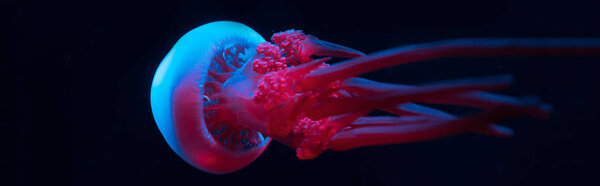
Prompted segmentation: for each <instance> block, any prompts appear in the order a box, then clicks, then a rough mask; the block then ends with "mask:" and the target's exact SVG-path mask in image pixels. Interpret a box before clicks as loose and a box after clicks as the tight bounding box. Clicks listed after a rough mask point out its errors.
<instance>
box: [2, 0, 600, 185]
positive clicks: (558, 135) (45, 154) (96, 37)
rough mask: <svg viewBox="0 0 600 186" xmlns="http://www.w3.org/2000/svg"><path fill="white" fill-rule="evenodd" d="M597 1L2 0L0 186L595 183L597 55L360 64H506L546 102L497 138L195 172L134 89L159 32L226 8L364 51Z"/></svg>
mask: <svg viewBox="0 0 600 186" xmlns="http://www.w3.org/2000/svg"><path fill="white" fill-rule="evenodd" d="M598 5H599V3H596V2H594V1H568V2H567V1H562V0H531V1H529V0H525V1H524V0H505V1H481V0H455V1H433V0H421V1H397V2H385V1H373V0H366V1H339V2H329V1H324V0H322V1H312V2H311V1H301V0H295V1H277V0H266V1H221V0H211V1H163V2H154V1H139V2H129V1H40V2H33V1H19V0H8V1H6V0H3V1H1V3H0V6H1V7H2V9H1V11H0V14H1V19H2V25H3V26H2V29H1V33H2V34H1V35H0V37H1V39H2V40H1V41H0V46H1V47H2V50H1V55H2V58H1V60H0V74H1V77H2V81H0V82H2V85H0V87H2V88H0V90H1V92H2V94H1V95H2V98H3V99H2V103H0V105H1V106H0V108H1V109H2V110H1V113H2V115H1V117H0V129H1V131H2V137H1V138H0V139H2V142H1V143H0V144H1V145H2V151H1V154H2V155H1V159H0V163H1V164H0V166H1V168H2V171H3V172H2V174H1V176H0V177H2V179H0V185H259V184H260V185H584V184H585V185H597V184H598V179H597V176H598V175H599V173H600V171H599V168H600V159H599V158H598V157H600V156H599V155H600V153H598V152H597V149H598V138H597V137H598V136H599V135H598V132H599V131H600V117H599V114H600V109H599V105H600V98H599V97H600V96H599V95H600V74H598V69H599V68H598V67H600V57H536V58H533V57H503V58H455V59H441V60H431V61H426V62H420V63H414V64H408V65H404V66H397V67H393V68H388V69H385V70H380V71H377V72H374V73H370V74H366V75H364V77H367V78H369V79H373V80H377V81H384V82H394V83H405V84H418V83H425V82H430V81H435V80H443V79H453V78H459V77H472V76H485V75H494V74H502V73H510V74H513V75H514V76H515V77H516V81H515V82H514V84H513V85H512V86H511V87H510V88H508V89H506V90H503V91H501V92H502V93H505V94H508V95H515V96H518V95H539V96H540V97H541V98H542V100H544V101H545V102H548V103H551V104H552V105H553V106H554V109H555V110H554V111H553V112H552V116H551V118H550V119H549V120H535V119H529V118H518V119H513V120H509V121H506V122H504V124H505V125H507V126H509V127H511V128H513V129H514V130H515V135H514V136H513V137H512V138H508V139H505V138H495V137H489V136H483V135H478V134H466V135H461V136H454V137H448V138H443V139H437V140H432V141H427V142H420V143H411V144H399V145H387V146H375V147H367V148H359V149H354V150H350V151H345V152H333V151H327V152H325V153H324V154H322V155H321V156H320V157H318V158H317V159H315V160H304V161H302V160H298V159H297V158H296V156H295V152H294V151H293V150H292V149H290V148H288V147H287V146H284V145H282V144H279V143H277V142H272V143H271V145H270V146H269V147H268V148H267V149H266V151H265V152H264V153H263V154H262V155H261V156H260V157H259V158H258V159H257V160H256V161H255V162H253V163H252V164H250V165H249V166H248V167H246V168H244V169H241V170H240V171H237V172H234V173H230V174H225V175H212V174H208V173H205V172H202V171H201V170H198V169H195V168H193V167H192V166H190V165H188V164H187V163H185V162H184V161H183V160H182V159H181V158H179V157H178V156H177V155H176V154H175V153H174V152H173V151H172V150H171V149H170V148H169V146H168V145H167V143H166V142H165V141H164V139H163V137H162V136H161V134H160V132H159V130H158V128H157V127H156V124H155V123H154V120H153V117H152V113H151V109H150V98H149V97H150V85H151V81H152V78H153V75H154V71H155V70H156V68H157V66H158V64H159V63H160V62H161V60H162V58H163V57H164V56H165V55H166V53H167V52H168V51H169V50H170V48H171V47H172V46H173V44H174V43H175V42H176V41H177V40H178V39H179V37H181V36H182V35H183V34H185V33H186V32H187V31H189V30H191V29H193V28H195V27H197V26H200V25H202V24H205V23H209V22H212V21H218V20H231V21H238V22H241V23H244V24H246V25H248V26H250V27H252V28H253V29H255V30H256V31H257V32H258V33H260V34H261V35H262V36H263V37H265V38H268V37H270V36H271V34H273V33H275V32H279V31H283V30H287V29H291V28H294V29H301V30H304V31H305V32H306V33H307V34H311V35H314V36H316V37H319V38H321V39H323V40H327V41H331V42H334V43H339V44H343V45H345V46H349V47H352V48H355V49H358V50H361V51H363V52H365V53H371V52H375V51H378V50H383V49H387V48H391V47H396V46H401V45H406V44H414V43H422V42H429V41H436V40H441V39H448V38H462V37H600V24H598V19H599V18H600V11H598V10H597V9H598ZM338 60H339V59H338ZM446 109H450V111H451V112H452V113H470V112H472V110H465V109H456V108H453V107H447V108H446Z"/></svg>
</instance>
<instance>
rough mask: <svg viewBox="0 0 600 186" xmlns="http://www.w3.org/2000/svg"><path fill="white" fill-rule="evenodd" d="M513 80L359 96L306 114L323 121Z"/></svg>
mask: <svg viewBox="0 0 600 186" xmlns="http://www.w3.org/2000/svg"><path fill="white" fill-rule="evenodd" d="M511 80H512V76H508V75H503V76H494V77H488V78H477V79H461V80H454V81H443V82H438V83H435V84H431V85H426V86H421V87H418V88H410V89H405V88H403V87H399V88H397V89H387V90H386V91H384V92H374V93H373V94H361V95H358V96H353V97H349V98H340V99H334V100H327V101H324V102H322V103H320V104H317V105H316V106H315V107H314V108H312V109H310V110H308V111H307V116H308V117H310V118H311V119H315V120H316V119H322V118H325V117H328V116H334V115H339V114H344V113H350V112H357V111H364V110H372V109H376V108H382V107H388V106H392V105H396V104H400V103H406V102H413V101H419V100H424V99H428V98H432V97H436V96H441V95H449V94H456V93H461V92H469V91H475V90H497V89H501V88H504V87H506V86H508V85H509V82H510V81H511Z"/></svg>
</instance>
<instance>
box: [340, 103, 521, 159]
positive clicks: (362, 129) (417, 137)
mask: <svg viewBox="0 0 600 186" xmlns="http://www.w3.org/2000/svg"><path fill="white" fill-rule="evenodd" d="M532 108H533V107H532V106H518V107H515V106H501V107H499V108H495V109H492V110H490V111H486V112H484V113H481V114H478V115H474V116H468V117H464V118H457V119H443V118H432V117H422V116H412V117H394V118H392V117H387V118H381V117H375V118H363V119H361V120H357V122H355V123H353V124H352V125H351V126H350V127H349V128H346V129H344V130H342V131H340V132H338V133H337V134H336V135H335V136H333V138H332V139H331V141H330V142H329V143H328V147H329V149H332V150H338V151H341V150H348V149H352V148H357V147H364V146H373V145H386V144H398V143H409V142H417V141H424V140H430V139H435V138H440V137H446V136H451V135H457V134H462V133H466V132H469V131H472V130H473V128H476V127H481V126H483V125H486V124H489V123H495V122H499V121H502V120H504V119H507V118H511V117H515V116H518V115H521V114H522V113H524V112H526V111H525V110H528V109H532Z"/></svg>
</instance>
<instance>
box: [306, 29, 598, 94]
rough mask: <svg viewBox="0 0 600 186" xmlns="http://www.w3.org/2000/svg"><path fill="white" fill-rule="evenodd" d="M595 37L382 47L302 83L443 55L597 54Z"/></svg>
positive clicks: (311, 85)
mask: <svg viewBox="0 0 600 186" xmlns="http://www.w3.org/2000/svg"><path fill="white" fill-rule="evenodd" d="M597 43H600V41H598V40H597V39H455V40H447V41H441V42H434V43H425V44H418V45H412V46H406V47H399V48H394V49H389V50H384V51H381V52H377V53H374V54H370V55H367V56H363V57H358V58H355V59H351V60H347V61H345V62H342V63H338V64H336V65H332V66H330V67H328V68H324V69H320V70H316V71H314V72H313V73H311V74H309V75H308V76H306V78H305V81H303V83H302V86H303V87H304V88H307V89H310V88H316V87H320V86H323V85H325V84H326V83H329V82H332V81H335V80H342V79H347V78H351V77H354V76H357V75H359V74H364V73H367V72H372V71H375V70H378V69H382V68H386V67H391V66H395V65H401V64H406V63H411V62H417V61H424V60H430V59H438V58H447V57H468V56H479V57H490V56H584V55H595V56H598V55H600V45H598V44H597Z"/></svg>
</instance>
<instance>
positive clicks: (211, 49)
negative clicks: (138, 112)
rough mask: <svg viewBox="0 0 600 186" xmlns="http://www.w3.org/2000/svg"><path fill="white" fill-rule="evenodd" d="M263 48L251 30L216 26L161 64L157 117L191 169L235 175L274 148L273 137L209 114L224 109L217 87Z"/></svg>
mask: <svg viewBox="0 0 600 186" xmlns="http://www.w3.org/2000/svg"><path fill="white" fill-rule="evenodd" d="M263 42H265V39H263V38H262V37H261V36H260V35H259V34H258V33H256V32H255V31H254V30H252V29H251V28H249V27H248V26H246V25H243V24H241V23H236V22H230V21H219V22H213V23H209V24H205V25H202V26H200V27H197V28H195V29H193V30H191V31H190V32H188V33H186V34H185V35H184V36H183V37H181V39H179V41H178V42H177V43H176V44H175V46H174V47H173V48H172V49H171V51H169V53H168V54H167V55H166V57H165V58H164V59H163V61H162V62H161V63H160V65H159V67H158V69H157V70H156V74H155V76H154V80H153V82H152V88H151V93H150V101H151V106H152V113H153V116H154V119H155V121H156V125H157V126H158V129H159V130H160V132H161V133H162V135H163V137H164V138H165V140H166V142H167V143H168V144H169V146H170V147H171V149H172V150H173V151H175V153H177V155H178V156H180V157H181V158H182V159H184V160H185V161H187V162H188V163H189V164H192V165H194V166H195V167H197V168H199V169H202V170H204V171H206V172H210V173H227V172H233V171H236V170H238V169H241V168H243V167H245V166H247V165H248V164H250V163H251V162H252V161H254V160H255V159H256V158H257V157H258V156H259V155H260V154H261V153H262V152H263V151H264V149H265V148H266V147H267V145H268V144H269V142H270V140H271V139H270V138H269V137H266V136H263V135H262V134H260V133H259V132H257V131H253V130H250V129H247V128H244V127H242V126H237V125H231V124H228V123H227V122H228V121H217V120H222V119H223V116H216V115H215V114H214V113H212V112H211V111H208V112H205V111H203V110H204V108H205V107H209V106H214V105H219V104H220V102H219V101H220V100H219V99H217V98H215V99H211V97H213V95H214V94H219V93H220V91H219V90H217V87H216V86H214V85H215V84H223V83H226V80H228V78H227V77H232V76H233V74H234V73H242V72H241V71H240V70H239V69H242V67H243V66H244V65H245V64H246V63H247V61H249V59H250V58H252V56H253V55H254V54H255V53H256V51H255V50H254V48H256V46H258V44H260V43H263ZM238 81H243V80H239V78H238ZM227 83H228V84H232V83H234V82H233V81H231V82H227ZM225 117H228V116H225ZM231 117H235V116H231Z"/></svg>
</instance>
